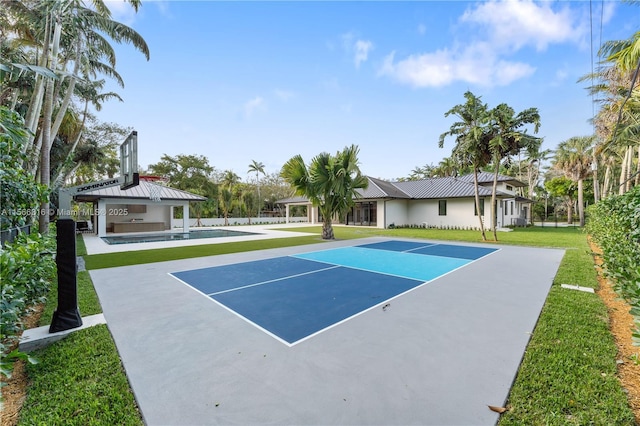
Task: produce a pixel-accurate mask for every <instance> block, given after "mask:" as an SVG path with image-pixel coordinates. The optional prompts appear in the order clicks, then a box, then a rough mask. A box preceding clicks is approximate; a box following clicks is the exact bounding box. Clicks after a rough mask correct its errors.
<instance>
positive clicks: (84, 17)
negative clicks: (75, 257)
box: [3, 0, 149, 232]
mask: <svg viewBox="0 0 640 426" xmlns="http://www.w3.org/2000/svg"><path fill="white" fill-rule="evenodd" d="M129 3H130V4H131V5H132V6H133V7H134V8H135V9H136V10H137V9H138V7H139V6H140V0H129ZM91 5H92V7H91V8H89V7H86V6H85V2H84V1H82V0H63V1H56V2H49V1H47V2H19V1H15V2H5V3H4V4H3V6H6V7H8V8H10V10H11V11H12V12H13V13H14V14H15V16H17V17H19V18H20V19H21V20H22V22H27V24H28V25H30V26H31V29H32V33H33V35H34V40H36V42H37V43H38V48H37V49H36V50H35V53H36V55H35V56H34V57H35V58H36V59H35V60H36V65H38V66H40V67H46V68H48V69H50V70H52V71H53V72H56V73H57V74H59V78H58V79H53V78H48V77H40V76H39V77H38V78H37V79H36V85H35V88H34V90H33V96H32V97H31V101H30V104H29V109H28V111H27V114H26V122H27V126H28V127H29V129H30V130H31V131H32V134H33V135H38V139H37V141H36V143H35V145H34V146H33V147H32V149H33V152H34V154H33V155H34V156H36V158H38V159H39V163H38V164H39V166H38V172H39V175H40V182H41V183H42V184H44V185H46V186H49V184H50V167H51V166H50V151H51V148H52V146H53V144H52V141H53V140H54V139H55V137H56V135H57V132H58V129H59V127H60V125H61V122H62V119H63V117H64V116H65V113H66V110H67V108H69V105H70V103H71V100H72V96H73V94H74V88H75V85H76V81H77V77H76V76H77V75H80V71H81V70H83V69H85V70H86V69H87V68H88V67H93V69H94V70H98V71H99V72H103V73H104V72H106V74H107V75H109V76H113V75H114V74H113V73H110V72H109V69H113V67H114V66H115V55H114V53H113V48H112V47H111V46H110V45H109V43H108V42H107V41H106V39H105V38H104V36H102V34H105V35H106V36H107V37H110V38H111V39H112V40H114V41H116V42H118V43H120V42H126V43H130V44H132V45H133V46H134V47H135V48H137V49H138V50H140V51H141V52H142V53H143V54H145V56H146V57H147V59H148V58H149V50H148V47H147V45H146V42H145V41H144V39H142V37H141V36H140V35H139V34H138V33H137V32H135V31H134V30H133V29H131V28H129V27H127V26H126V25H123V24H121V23H118V22H116V21H113V20H112V19H111V12H110V11H109V9H108V8H107V6H106V5H105V2H104V1H103V0H92V1H91ZM101 57H104V58H107V59H108V60H109V62H110V67H104V66H101V65H100V62H99V61H96V59H97V58H101ZM71 63H72V64H73V65H70V64H71ZM83 74H84V73H83ZM65 80H66V81H65ZM56 111H57V112H56ZM54 112H55V114H56V116H55V117H54ZM40 117H42V118H41V119H40ZM38 127H39V131H36V130H37V128H38ZM31 141H33V139H32V140H31ZM41 209H43V210H45V211H46V210H48V203H47V202H45V203H43V205H42V206H41ZM47 230H48V216H47V215H41V216H40V232H46V231H47Z"/></svg>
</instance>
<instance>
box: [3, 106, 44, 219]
mask: <svg viewBox="0 0 640 426" xmlns="http://www.w3.org/2000/svg"><path fill="white" fill-rule="evenodd" d="M28 136H29V133H28V131H27V130H26V129H25V127H24V121H23V120H22V117H20V116H19V115H18V114H17V113H15V112H13V111H11V110H9V109H8V108H6V107H3V106H0V207H1V209H0V229H3V230H4V229H9V228H14V227H16V226H23V225H27V224H31V223H33V222H37V215H38V213H39V209H38V204H39V201H41V200H42V199H43V198H44V197H46V193H47V191H46V189H45V188H44V187H43V186H41V185H38V184H36V183H35V181H34V179H33V176H30V175H29V174H28V173H27V172H26V171H25V170H24V168H23V162H24V161H25V159H26V156H25V155H24V154H23V153H22V150H23V147H24V145H25V144H26V143H27V141H28Z"/></svg>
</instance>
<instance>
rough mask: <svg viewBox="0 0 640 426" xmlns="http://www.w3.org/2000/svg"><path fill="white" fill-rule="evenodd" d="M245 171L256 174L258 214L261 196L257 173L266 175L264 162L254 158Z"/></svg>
mask: <svg viewBox="0 0 640 426" xmlns="http://www.w3.org/2000/svg"><path fill="white" fill-rule="evenodd" d="M247 173H255V174H256V188H257V191H258V199H257V207H258V216H260V211H261V208H260V206H261V204H262V203H261V200H262V198H261V197H260V178H259V175H260V173H262V175H263V176H266V174H265V172H264V164H262V163H261V162H258V161H256V160H251V164H249V170H248V171H247ZM249 223H251V218H249Z"/></svg>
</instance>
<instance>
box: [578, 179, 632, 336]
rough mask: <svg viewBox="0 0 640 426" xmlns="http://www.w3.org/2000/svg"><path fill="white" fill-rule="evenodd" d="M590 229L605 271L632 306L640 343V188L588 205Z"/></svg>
mask: <svg viewBox="0 0 640 426" xmlns="http://www.w3.org/2000/svg"><path fill="white" fill-rule="evenodd" d="M588 212H589V222H588V223H587V230H588V232H589V234H590V235H591V236H592V237H593V239H594V241H595V242H596V243H597V244H598V246H599V247H600V248H601V249H602V260H603V267H604V271H605V273H606V274H607V276H608V277H609V278H610V279H611V280H612V282H613V285H614V288H615V290H616V292H617V293H618V294H619V295H620V296H621V297H623V298H624V299H625V300H626V301H627V302H628V303H629V304H630V305H631V314H632V315H633V316H634V321H635V324H636V331H635V333H634V334H633V339H634V344H636V345H640V187H635V188H634V189H633V190H631V191H629V192H627V193H626V194H624V195H618V196H613V197H609V198H607V199H605V200H602V201H600V202H599V203H597V204H594V205H592V206H590V207H589V210H588Z"/></svg>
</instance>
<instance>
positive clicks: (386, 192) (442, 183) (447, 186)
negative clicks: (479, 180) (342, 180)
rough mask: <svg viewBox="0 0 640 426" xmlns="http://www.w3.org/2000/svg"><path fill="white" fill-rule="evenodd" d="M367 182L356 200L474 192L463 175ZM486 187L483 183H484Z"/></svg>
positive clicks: (485, 190) (486, 192) (486, 191)
mask: <svg viewBox="0 0 640 426" xmlns="http://www.w3.org/2000/svg"><path fill="white" fill-rule="evenodd" d="M481 175H482V177H483V179H484V178H487V177H489V178H490V179H491V180H490V182H493V174H492V173H487V172H482V173H481ZM367 179H369V186H368V187H367V188H366V189H363V190H359V191H358V194H359V197H358V198H359V199H363V200H372V199H381V198H392V199H417V200H427V199H444V198H464V197H475V188H474V184H473V175H465V176H462V177H442V178H430V179H423V180H410V181H402V182H387V181H384V180H381V179H376V178H372V177H370V176H367ZM498 180H499V181H502V182H509V183H513V182H516V183H513V185H514V186H524V184H523V183H522V182H520V181H518V180H516V179H514V178H512V177H510V176H501V175H499V177H498ZM485 183H486V181H485ZM478 194H479V195H480V196H481V197H490V196H491V188H489V187H487V186H478ZM496 195H497V196H499V197H513V195H511V194H506V193H504V192H501V191H497V192H496ZM304 200H306V198H305V197H293V198H287V199H283V200H278V203H282V204H286V203H293V202H302V201H304Z"/></svg>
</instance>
